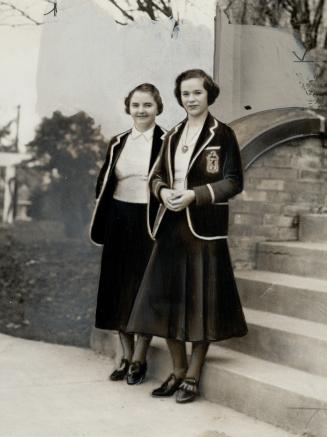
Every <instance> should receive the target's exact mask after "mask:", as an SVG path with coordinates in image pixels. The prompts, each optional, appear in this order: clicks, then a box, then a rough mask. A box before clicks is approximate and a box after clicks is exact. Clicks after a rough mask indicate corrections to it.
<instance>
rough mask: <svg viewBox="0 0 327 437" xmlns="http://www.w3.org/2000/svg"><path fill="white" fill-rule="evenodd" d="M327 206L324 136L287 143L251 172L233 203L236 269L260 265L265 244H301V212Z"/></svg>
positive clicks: (234, 259)
mask: <svg viewBox="0 0 327 437" xmlns="http://www.w3.org/2000/svg"><path fill="white" fill-rule="evenodd" d="M322 205H327V149H324V148H323V147H322V142H321V140H320V139H318V138H306V139H303V140H297V141H293V142H289V143H286V144H285V145H282V146H280V147H278V148H276V149H274V150H271V151H270V152H268V153H266V154H265V155H264V156H262V157H261V158H259V160H257V161H256V162H255V163H254V164H253V165H252V167H250V168H249V170H247V172H246V173H245V188H244V191H243V193H241V194H240V195H238V196H237V197H236V198H235V199H233V200H232V201H231V202H230V212H231V214H230V239H229V246H230V250H231V255H232V259H233V263H234V265H235V267H236V268H242V269H244V268H245V269H251V268H254V267H255V250H256V243H257V242H259V241H282V240H297V238H298V221H299V214H301V213H307V212H317V210H318V209H319V207H321V206H322Z"/></svg>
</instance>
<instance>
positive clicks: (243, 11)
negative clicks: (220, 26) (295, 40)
mask: <svg viewBox="0 0 327 437" xmlns="http://www.w3.org/2000/svg"><path fill="white" fill-rule="evenodd" d="M224 6H225V7H224V11H225V13H226V14H227V16H228V18H229V20H230V22H231V23H237V24H258V25H268V26H280V25H283V26H289V27H291V28H292V29H293V31H294V32H295V33H296V34H297V35H298V36H299V37H300V38H301V40H302V42H303V43H304V45H305V47H306V48H307V49H312V48H314V47H317V45H318V43H319V41H318V40H319V37H322V40H323V43H322V45H323V46H324V47H327V38H326V36H325V33H326V23H324V19H323V12H324V6H325V0H229V1H227V2H225V5H224Z"/></svg>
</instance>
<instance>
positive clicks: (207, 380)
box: [91, 215, 327, 437]
mask: <svg viewBox="0 0 327 437" xmlns="http://www.w3.org/2000/svg"><path fill="white" fill-rule="evenodd" d="M299 226H300V228H299V241H295V242H294V241H292V242H278V243H275V242H262V243H258V246H257V270H253V271H237V272H236V277H237V282H238V286H239V291H240V295H241V298H242V302H243V305H244V306H245V314H246V318H247V321H248V325H249V334H248V335H247V336H246V337H243V338H240V339H232V340H228V341H225V342H222V343H219V346H218V345H213V346H212V347H211V348H210V351H209V355H208V359H207V362H206V365H205V368H204V371H203V378H202V382H201V392H202V395H203V396H204V397H205V398H206V399H208V400H210V401H212V402H217V403H219V404H222V405H224V406H227V407H230V408H232V409H234V410H237V411H239V412H241V413H245V414H247V415H249V416H252V417H255V418H257V419H259V420H261V421H264V422H267V423H270V424H272V425H274V426H277V427H280V428H283V429H284V430H286V431H289V432H290V433H295V434H297V435H301V436H305V437H326V436H327V215H304V216H302V217H301V219H300V225H299ZM114 338H115V337H114V336H112V334H110V333H107V332H104V331H99V330H94V332H93V335H92V340H91V346H92V347H93V348H94V349H95V350H97V351H101V352H106V353H109V354H111V355H115V354H116V350H117V345H116V343H117V342H116V341H115V340H114ZM149 363H150V369H149V371H150V374H152V375H153V376H155V377H157V378H160V379H162V378H164V377H166V375H167V369H170V368H171V363H170V359H169V356H168V353H167V350H166V347H165V344H164V342H163V341H162V340H158V339H154V341H153V343H152V347H151V351H150V357H149ZM260 437H270V436H268V435H265V436H260Z"/></svg>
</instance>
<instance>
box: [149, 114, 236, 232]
mask: <svg viewBox="0 0 327 437" xmlns="http://www.w3.org/2000/svg"><path fill="white" fill-rule="evenodd" d="M186 122H187V119H185V120H184V121H182V122H181V123H180V124H178V125H177V126H175V128H173V129H172V130H170V131H169V132H168V133H167V134H166V136H165V140H164V144H163V146H162V149H161V153H160V155H159V157H158V159H157V161H156V163H155V165H154V166H153V168H152V171H151V173H150V175H149V184H150V191H151V195H150V201H149V204H148V230H149V233H150V235H151V237H152V238H153V239H154V238H155V236H156V234H157V231H158V228H159V225H160V222H161V220H162V218H163V216H164V214H165V212H166V208H165V207H164V205H163V204H162V203H161V198H160V189H161V188H163V187H166V188H172V187H173V181H174V156H175V151H176V148H177V145H178V141H179V139H180V136H181V134H182V131H183V128H184V126H185V124H186ZM185 188H187V189H192V190H194V192H195V201H194V202H193V203H192V204H191V205H189V206H188V207H187V208H186V217H187V222H188V226H189V228H190V230H191V232H192V234H193V235H194V236H195V237H197V238H200V239H202V240H217V239H221V238H227V233H228V199H230V198H231V197H233V196H235V195H236V194H238V193H240V192H241V191H242V190H243V171H242V163H241V156H240V150H239V146H238V143H237V140H236V137H235V134H234V132H233V130H232V129H231V128H230V127H229V126H227V125H226V124H224V123H222V122H221V121H218V120H217V119H216V118H214V117H213V116H212V115H211V114H210V113H209V114H208V116H207V118H206V120H205V123H204V125H203V128H202V131H201V133H200V136H199V138H198V140H197V142H196V144H195V147H194V151H193V154H192V156H191V159H190V163H189V167H188V171H187V175H186V183H185Z"/></svg>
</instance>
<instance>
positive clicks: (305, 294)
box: [220, 214, 327, 437]
mask: <svg viewBox="0 0 327 437" xmlns="http://www.w3.org/2000/svg"><path fill="white" fill-rule="evenodd" d="M237 281H238V285H239V291H240V294H241V298H242V302H243V305H244V306H245V313H246V317H247V321H248V324H249V335H248V336H246V337H244V338H242V339H232V340H229V341H227V342H224V343H223V346H224V347H227V348H228V350H226V354H227V355H228V357H229V359H231V360H233V365H235V366H237V364H236V363H238V367H237V369H236V370H235V371H233V370H232V369H231V368H230V369H229V373H228V376H229V378H233V379H235V380H239V387H240V389H239V388H237V390H239V393H237V397H238V399H237V405H236V403H235V405H233V402H234V401H233V400H232V399H231V400H230V402H229V406H231V407H232V408H235V409H237V410H238V411H242V412H244V413H246V414H249V415H252V416H255V417H257V418H259V419H261V420H264V421H267V422H269V423H272V424H274V425H278V426H280V427H282V428H284V429H288V430H291V431H293V432H296V433H299V434H301V435H308V436H314V437H326V435H327V215H314V214H309V215H304V216H302V217H301V218H300V224H299V241H295V242H278V243H275V242H264V243H259V244H258V246H257V270H253V271H244V272H242V271H239V272H237ZM247 366H248V367H249V368H247ZM227 367H228V366H226V370H227ZM231 367H233V366H231ZM236 373H237V374H236ZM244 387H247V388H248V390H249V391H248V396H247V402H245V401H246V389H244ZM225 389H226V391H228V390H229V388H228V386H227V387H225ZM240 393H241V396H242V400H243V403H242V401H240ZM235 397H236V395H235ZM222 398H223V396H222ZM220 401H222V399H220Z"/></svg>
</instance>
